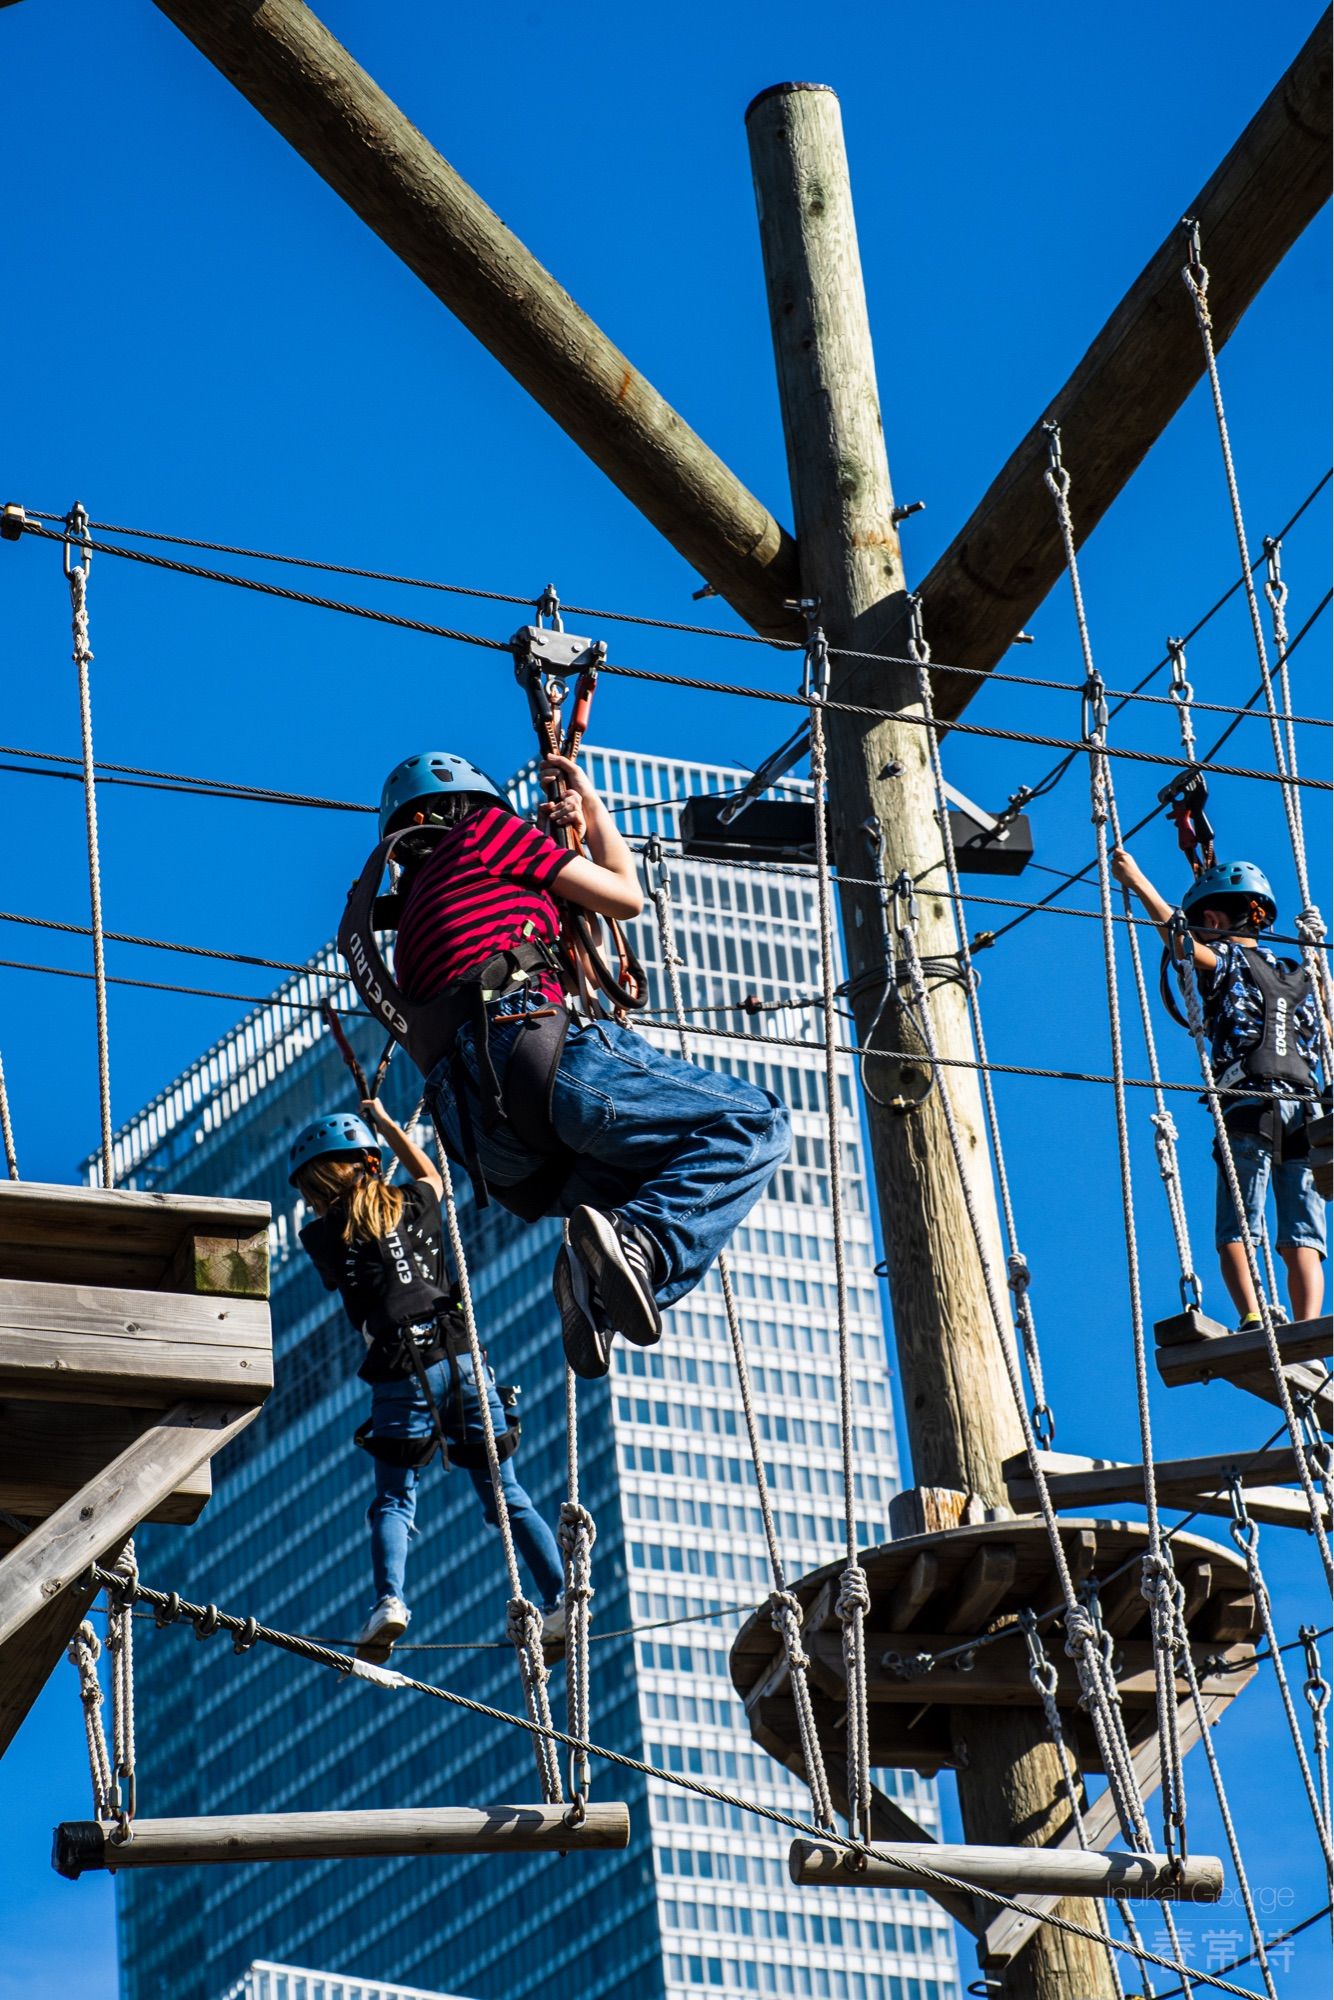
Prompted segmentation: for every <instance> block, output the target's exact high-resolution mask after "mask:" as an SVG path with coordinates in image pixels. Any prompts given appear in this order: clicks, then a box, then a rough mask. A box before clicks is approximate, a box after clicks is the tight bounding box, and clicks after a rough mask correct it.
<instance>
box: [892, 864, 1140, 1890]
mask: <svg viewBox="0 0 1334 2000" xmlns="http://www.w3.org/2000/svg"><path fill="white" fill-rule="evenodd" d="M893 899H894V906H895V918H894V923H895V929H896V932H897V935H898V942H899V948H900V951H901V954H902V957H903V960H904V965H905V968H906V971H907V975H908V982H909V987H910V990H911V992H912V995H913V999H914V1003H915V1004H916V1006H917V1008H918V1011H919V1015H920V1020H921V1026H922V1030H923V1035H924V1039H925V1042H926V1053H927V1060H928V1061H929V1063H930V1065H931V1068H932V1071H933V1073H934V1075H935V1078H936V1084H937V1088H938V1089H939V1092H940V1104H941V1111H942V1114H943V1116H944V1119H945V1130H946V1133H947V1135H948V1138H949V1142H950V1151H951V1153H952V1154H953V1156H954V1164H955V1170H956V1172H957V1173H958V1176H959V1187H960V1192H961V1194H962V1198H963V1204H964V1212H965V1214H966V1215H967V1217H968V1226H969V1231H970V1233H971V1235H972V1239H973V1245H974V1248H975V1250H976V1253H977V1259H978V1263H979V1266H980V1268H981V1271H982V1278H983V1283H984V1285H985V1288H986V1294H987V1304H988V1307H989V1309H990V1313H991V1322H992V1327H993V1329H994V1331H995V1335H996V1339H997V1342H998V1343H999V1346H1000V1350H1001V1355H1002V1358H1003V1360H1004V1363H1005V1371H1006V1374H1007V1376H1008V1378H1009V1383H1010V1393H1011V1395H1012V1396H1013V1398H1014V1406H1015V1411H1016V1414H1017V1415H1018V1418H1019V1425H1020V1430H1021V1431H1022V1434H1023V1439H1024V1452H1025V1455H1026V1457H1027V1460H1028V1470H1029V1477H1030V1478H1031V1479H1032V1481H1033V1489H1034V1495H1035V1497H1036V1499H1037V1503H1038V1509H1039V1512H1040V1513H1041V1515H1042V1518H1043V1522H1044V1524H1045V1526H1046V1530H1047V1540H1048V1543H1049V1545H1050V1549H1051V1558H1052V1563H1053V1566H1054V1568H1055V1570H1056V1575H1057V1580H1058V1581H1059V1583H1060V1587H1061V1599H1062V1602H1063V1604H1064V1606H1065V1614H1064V1615H1065V1630H1066V1651H1067V1652H1068V1653H1069V1655H1070V1657H1071V1659H1072V1660H1073V1661H1074V1663H1075V1669H1076V1672H1077V1674H1078V1676H1079V1686H1080V1695H1081V1698H1082V1700H1083V1702H1084V1705H1085V1707H1086V1709H1087V1710H1088V1714H1089V1719H1090V1721H1091V1723H1092V1725H1093V1731H1094V1735H1095V1737H1096V1739H1097V1743H1098V1752H1099V1759H1100V1761H1101V1763H1102V1767H1103V1769H1104V1771H1105V1772H1106V1773H1107V1781H1108V1784H1109V1786H1110V1788H1111V1794H1112V1798H1113V1801H1114V1803H1115V1805H1116V1809H1117V1817H1118V1819H1119V1821H1120V1823H1121V1831H1122V1834H1123V1837H1124V1838H1125V1839H1126V1841H1127V1842H1128V1843H1129V1844H1130V1845H1131V1846H1132V1847H1136V1848H1138V1849H1140V1851H1141V1852H1147V1851H1148V1850H1149V1848H1150V1845H1151V1843H1150V1840H1149V1835H1148V1827H1147V1824H1146V1823H1145V1820H1144V1813H1143V1804H1142V1801H1141V1799H1140V1795H1139V1787H1138V1784H1137V1783H1136V1780H1135V1774H1134V1767H1133V1764H1132V1763H1131V1757H1130V1747H1129V1744H1128V1743H1127V1741H1126V1735H1125V1726H1124V1722H1123V1720H1122V1717H1121V1713H1120V1705H1119V1697H1118V1694H1117V1689H1116V1681H1115V1676H1114V1675H1112V1674H1111V1671H1110V1667H1109V1665H1108V1662H1107V1660H1106V1658H1105V1657H1104V1655H1103V1653H1102V1651H1101V1649H1100V1647H1099V1644H1098V1635H1097V1632H1096V1629H1095V1626H1094V1623H1093V1620H1092V1618H1091V1617H1090V1615H1089V1611H1088V1607H1087V1606H1086V1605H1084V1604H1082V1603H1081V1602H1080V1601H1079V1597H1078V1595H1077V1593H1076V1591H1075V1585H1074V1579H1073V1577H1072V1576H1071V1574H1070V1565H1069V1562H1068V1560H1067V1558H1066V1553H1065V1544H1064V1543H1063V1542H1062V1540H1061V1532H1060V1523H1059V1521H1058V1520H1057V1516H1056V1509H1055V1506H1054V1505H1053V1503H1052V1497H1051V1492H1050V1489H1049V1488H1048V1485H1047V1476H1046V1473H1045V1472H1044V1471H1043V1467H1042V1460H1041V1458H1040V1456H1039V1452H1038V1442H1037V1438H1036V1436H1035V1434H1034V1430H1033V1422H1032V1418H1031V1417H1030V1416H1029V1413H1028V1407H1027V1401H1026V1398H1025V1395H1024V1384H1023V1378H1022V1376H1021V1374H1020V1372H1019V1357H1018V1352H1017V1349H1016V1347H1015V1344H1014V1341H1013V1340H1012V1339H1011V1337H1010V1328H1009V1326H1008V1324H1007V1322H1006V1317H1005V1312H1004V1308H1003V1307H1002V1305H1001V1296H1000V1290H999V1287H998V1285H997V1282H996V1274H995V1271H994V1270H993V1269H992V1264H991V1258H990V1256H989V1255H988V1252H987V1246H986V1241H985V1238H984V1237H983V1233H982V1227H981V1222H980V1220H979V1217H978V1213H977V1205H976V1202H975V1201H974V1198H973V1189H972V1183H971V1180H970V1178H969V1174H968V1163H967V1159H966V1156H965V1154H964V1149H963V1141H962V1138H961V1136H960V1133H959V1126H958V1120H957V1119H956V1117H955V1115H954V1105H953V1103H952V1101H951V1098H950V1094H949V1090H948V1088H947V1086H946V1083H945V1080H944V1077H943V1074H942V1071H941V1068H940V1063H939V1045H938V1043H937V1041H936V1032H935V1022H934V1018H933V1015H932V1011H931V1004H930V997H929V995H928V993H927V988H926V980H925V977H924V975H923V972H922V962H921V959H920V957H919V955H918V951H917V897H916V891H915V889H914V886H913V882H912V878H911V877H910V876H908V875H906V874H904V875H900V877H899V879H898V881H897V882H896V883H895V884H894V889H893Z"/></svg>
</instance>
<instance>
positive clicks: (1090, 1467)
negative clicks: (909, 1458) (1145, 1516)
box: [1002, 1450, 1328, 1532]
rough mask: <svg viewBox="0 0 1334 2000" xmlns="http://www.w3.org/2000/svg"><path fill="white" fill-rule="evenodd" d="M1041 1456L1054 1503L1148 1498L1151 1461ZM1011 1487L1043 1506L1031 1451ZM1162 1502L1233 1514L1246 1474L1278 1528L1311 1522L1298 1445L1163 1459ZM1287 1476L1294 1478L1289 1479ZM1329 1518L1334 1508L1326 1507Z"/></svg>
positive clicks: (1254, 1510)
mask: <svg viewBox="0 0 1334 2000" xmlns="http://www.w3.org/2000/svg"><path fill="white" fill-rule="evenodd" d="M1037 1456H1038V1463H1039V1465H1040V1466H1041V1468H1042V1472H1043V1474H1044V1476H1045V1478H1046V1482H1047V1491H1048V1493H1049V1494H1050V1495H1051V1500H1052V1505H1053V1506H1054V1507H1058V1508H1060V1507H1079V1508H1089V1507H1109V1506H1118V1505H1119V1506H1124V1505H1126V1504H1127V1503H1128V1502H1138V1503H1140V1504H1142V1503H1143V1500H1144V1467H1143V1466H1142V1465H1138V1464H1129V1465H1127V1464H1124V1463H1123V1462H1122V1461H1121V1460H1120V1459H1115V1458H1080V1457H1078V1456H1077V1455H1076V1454H1075V1453H1074V1452H1067V1451H1040V1452H1039V1453H1038V1455H1037ZM1002 1470H1003V1471H1004V1474H1005V1486H1006V1491H1007V1492H1008V1493H1009V1496H1010V1499H1011V1502H1012V1503H1013V1505H1014V1506H1015V1507H1017V1508H1020V1509H1022V1510H1023V1511H1025V1512H1028V1513H1036V1511H1037V1505H1038V1501H1037V1487H1036V1485H1035V1483H1034V1480H1033V1477H1032V1473H1031V1470H1030V1468H1029V1463H1028V1456H1027V1453H1024V1452H1020V1453H1019V1454H1018V1455H1017V1456H1016V1457H1014V1458H1009V1459H1006V1461H1005V1464H1004V1466H1003V1468H1002ZM1153 1470H1154V1484H1155V1488H1156V1491H1157V1494H1158V1501H1159V1504H1160V1505H1161V1506H1164V1507H1185V1508H1187V1509H1189V1510H1192V1511H1193V1512H1194V1513H1197V1514H1220V1515H1223V1516H1224V1517H1227V1516H1230V1515H1231V1513H1232V1484H1233V1481H1234V1480H1237V1479H1239V1480H1240V1481H1241V1484H1242V1487H1243V1489H1244V1491H1245V1494H1246V1507H1247V1511H1248V1512H1249V1513H1250V1514H1251V1516H1252V1517H1253V1519H1255V1520H1257V1521H1262V1522H1265V1523H1267V1524H1268V1525H1269V1526H1270V1527H1274V1528H1300V1529H1302V1530H1303V1532H1305V1530H1306V1529H1308V1528H1309V1527H1310V1525H1311V1514H1310V1509H1309V1508H1308V1506H1307V1503H1306V1498H1305V1495H1304V1494H1302V1493H1300V1492H1298V1491H1297V1490H1296V1488H1297V1484H1298V1481H1299V1478H1300V1475H1299V1473H1298V1470H1297V1460H1296V1458H1295V1456H1294V1455H1293V1453H1292V1452H1291V1451H1287V1450H1270V1451H1238V1452H1231V1453H1229V1452H1215V1453H1214V1454H1213V1455H1212V1456H1210V1457H1208V1458H1160V1459H1158V1460H1157V1461H1156V1462H1155V1465H1154V1469H1153ZM1281 1482H1290V1484H1291V1487H1292V1490H1291V1491H1289V1490H1288V1485H1287V1484H1283V1483H1281ZM1325 1516H1326V1520H1328V1509H1326V1510H1325Z"/></svg>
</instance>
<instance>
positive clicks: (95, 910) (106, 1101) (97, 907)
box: [56, 501, 116, 1188]
mask: <svg viewBox="0 0 1334 2000" xmlns="http://www.w3.org/2000/svg"><path fill="white" fill-rule="evenodd" d="M56 539H58V540H61V541H62V542H63V544H64V565H65V575H66V577H67V578H68V580H69V596H70V611H71V616H72V623H73V639H74V650H73V658H74V665H75V667H76V669H77V671H78V682H79V725H80V731H81V734H82V739H83V810H84V822H85V832H86V836H87V843H88V896H89V902H90V905H91V911H92V940H93V984H94V991H95V994H96V1008H97V1087H98V1100H99V1105H100V1109H101V1118H102V1186H103V1187H104V1188H112V1187H114V1186H115V1185H116V1161H115V1153H114V1149H113V1144H112V1124H111V1038H110V1028H109V1025H108V1020H107V968H106V953H105V948H104V943H103V936H102V860H101V853H100V849H99V844H98V838H97V780H96V777H95V775H94V771H93V705H92V690H91V687H90V684H89V677H88V669H89V666H90V665H91V664H92V658H93V649H92V645H91V643H90V640H89V632H88V571H89V568H90V567H91V564H92V543H91V542H90V540H89V538H88V515H87V513H86V512H85V510H84V508H83V507H82V506H81V505H80V504H79V502H78V501H76V502H75V504H74V506H73V507H72V508H71V509H70V512H69V514H68V516H67V517H66V520H65V532H64V535H63V536H60V537H57V538H56ZM76 541H77V543H78V546H79V558H80V559H79V561H78V562H75V560H74V544H75V542H76Z"/></svg>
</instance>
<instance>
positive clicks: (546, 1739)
mask: <svg viewBox="0 0 1334 2000" xmlns="http://www.w3.org/2000/svg"><path fill="white" fill-rule="evenodd" d="M436 1158H437V1160H438V1161H439V1166H440V1178H441V1180H442V1181H443V1182H444V1196H445V1219H446V1222H447V1223H448V1227H449V1243H450V1249H451V1250H452V1252H453V1256H454V1270H455V1272H456V1274H457V1277H458V1284H459V1299H460V1303H461V1305H462V1307H463V1324H464V1328H465V1330H466V1332H467V1336H468V1354H469V1357H470V1359H471V1361H472V1371H473V1384H474V1386H475V1388H476V1391H477V1403H478V1408H479V1409H480V1411H481V1417H482V1436H483V1440H484V1442H485V1445H486V1465H487V1472H488V1475H489V1477H490V1480H491V1492H492V1495H493V1497H494V1499H495V1503H496V1526H497V1527H498V1528H499V1530H500V1540H501V1544H502V1546H503V1548H504V1551H505V1570H506V1573H507V1575H508V1577H509V1586H510V1601H509V1607H508V1610H507V1613H506V1619H505V1636H506V1638H507V1639H508V1640H509V1641H510V1643H511V1644H512V1645H513V1647H514V1651H515V1654H516V1656H517V1658H518V1662H519V1678H520V1680H521V1682H522V1684H523V1698H524V1707H525V1708H526V1710H527V1712H528V1715H529V1717H530V1719H531V1720H532V1721H533V1722H534V1723H536V1724H538V1725H539V1726H540V1728H541V1729H542V1730H543V1731H545V1732H547V1733H546V1734H545V1735H537V1736H534V1738H533V1748H534V1752H535V1755H536V1758H537V1771H538V1778H539V1781H540V1783H541V1786H542V1797H543V1799H544V1800H545V1802H546V1803H547V1804H548V1805H559V1804H560V1803H561V1800H562V1791H561V1776H560V1764H559V1762H558V1760H557V1757H556V1748H555V1743H554V1741H553V1740H552V1737H551V1734H550V1731H551V1700H550V1693H549V1690H548V1686H547V1679H548V1676H547V1667H546V1661H545V1659H544V1658H543V1656H542V1614H541V1612H540V1611H539V1610H538V1608H537V1606H536V1605H535V1604H533V1603H531V1602H530V1601H529V1599H528V1598H526V1597H525V1596H524V1593H523V1584H522V1582H521V1581H520V1578H519V1559H518V1556H517V1554H516V1553H515V1548H514V1531H513V1528H512V1526H511V1524H510V1511H509V1504H508V1502H507V1501H506V1499H505V1488H504V1485H503V1483H502V1481H501V1477H500V1458H499V1455H498V1453H497V1451H496V1430H495V1425H494V1424H493V1423H492V1421H491V1398H490V1396H489V1394H488V1393H487V1390H488V1383H487V1372H486V1357H485V1355H484V1354H483V1352H482V1343H481V1340H480V1339H479V1337H478V1333H477V1315H476V1312H475V1311H474V1309H473V1298H472V1283H471V1280H470V1278H469V1276H468V1259H467V1254H466V1252H465V1251H464V1248H463V1232H462V1230H461V1229H460V1228H459V1212H458V1205H457V1203H456V1202H455V1199H454V1177H453V1174H452V1173H451V1171H450V1165H449V1155H448V1154H447V1153H446V1151H445V1149H444V1146H443V1144H442V1142H441V1140H440V1136H439V1134H438V1133H437V1134H436Z"/></svg>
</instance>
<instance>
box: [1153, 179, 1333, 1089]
mask: <svg viewBox="0 0 1334 2000" xmlns="http://www.w3.org/2000/svg"><path fill="white" fill-rule="evenodd" d="M1181 226H1182V228H1183V229H1184V230H1185V232H1186V241H1187V252H1186V263H1185V265H1184V266H1183V268H1182V272H1181V277H1182V282H1183V283H1184V284H1185V287H1186V289H1187V291H1188V292H1189V293H1190V298H1191V303H1192V305H1193V306H1194V308H1195V321H1196V324H1197V326H1198V327H1199V330H1200V342H1201V345H1202V347H1203V349H1204V359H1205V365H1206V367H1207V369H1208V371H1209V390H1210V394H1211V396H1212V398H1213V406H1214V420H1215V423H1216V426H1217V429H1218V443H1219V449H1220V451H1221V452H1222V457H1223V473H1224V477H1225V479H1226V481H1227V491H1228V501H1229V503H1230V505H1231V508H1232V525H1233V528H1234V530H1235V532H1236V537H1237V548H1238V551H1239V553H1240V555H1241V571H1242V582H1243V584H1244V585H1245V590H1246V608H1247V610H1248V611H1249V613H1250V620H1251V635H1252V637H1253V638H1254V640H1255V656H1256V660H1257V662H1258V664H1259V668H1260V682H1261V685H1262V687H1263V689H1264V698H1265V709H1266V711H1267V713H1268V716H1269V731H1270V737H1271V740H1272V742H1273V746H1274V764H1275V768H1276V770H1277V772H1278V775H1279V777H1280V779H1281V780H1282V798H1283V811H1284V816H1285V817H1286V819H1287V823H1288V837H1289V839H1290V841H1291V844H1292V859H1293V866H1294V868H1295V869H1296V873H1297V887H1298V890H1299V892H1300V894H1301V899H1302V912H1301V916H1300V917H1299V918H1298V923H1297V928H1298V933H1299V934H1302V933H1303V932H1304V931H1309V932H1310V938H1309V941H1304V942H1303V947H1302V957H1303V959H1304V960H1305V962H1306V968H1307V971H1308V973H1309V974H1310V977H1311V981H1312V984H1313V985H1314V986H1315V989H1316V991H1317V993H1319V994H1321V995H1322V997H1323V1001H1324V1005H1323V1007H1322V1008H1320V1009H1319V1010H1318V1011H1319V1012H1320V1013H1321V1015H1322V1031H1321V1048H1322V1052H1323V1055H1324V1061H1325V1065H1326V1068H1327V1069H1328V1067H1329V1062H1330V1029H1329V1021H1328V1018H1327V1017H1328V1013H1329V1004H1330V995H1329V988H1328V987H1327V986H1326V985H1323V984H1322V974H1323V967H1322V965H1321V962H1320V956H1319V953H1318V951H1317V950H1316V949H1315V947H1316V946H1317V945H1318V944H1319V943H1320V941H1321V939H1323V937H1324V935H1325V926H1324V922H1323V920H1322V918H1321V916H1320V912H1319V911H1318V910H1317V909H1316V907H1315V905H1314V902H1313V901H1312V897H1311V881H1310V875H1309V872H1308V869H1307V865H1306V835H1305V831H1304V829H1303V826H1302V805H1301V792H1300V789H1299V788H1300V783H1301V780H1300V777H1299V775H1298V772H1297V768H1296V763H1295V761H1291V762H1290V761H1289V757H1288V750H1290V751H1291V754H1292V758H1293V760H1295V756H1296V745H1295V743H1294V742H1292V741H1291V727H1290V725H1289V745H1288V746H1287V748H1286V749H1285V745H1284V741H1283V725H1282V723H1281V722H1280V720H1279V705H1278V702H1277V700H1276V698H1275V694H1274V677H1273V674H1272V672H1271V670H1270V665H1269V649H1268V647H1267V645H1266V644H1265V632H1264V620H1263V618H1262V617H1261V615H1260V603H1259V599H1258V597H1257V595H1256V589H1255V573H1254V570H1253V569H1252V567H1251V559H1250V556H1249V554H1248V552H1247V544H1246V523H1245V521H1244V520H1243V518H1242V511H1241V491H1240V488H1239V486H1238V484H1237V469H1236V465H1235V463H1234V460H1233V456H1232V438H1231V434H1230V432H1229V430H1228V421H1227V411H1226V409H1225V408H1224V404H1223V384H1222V381H1221V379H1220V377H1219V373H1218V356H1217V353H1216V352H1215V349H1214V335H1213V320H1212V318H1211V315H1210V312H1209V273H1208V270H1207V269H1206V268H1205V264H1204V261H1203V255H1202V252H1201V246H1200V229H1199V224H1198V222H1196V221H1195V219H1194V217H1193V216H1186V217H1185V218H1184V220H1183V222H1182V225H1181ZM1272 575H1273V576H1274V577H1277V578H1278V582H1277V583H1276V584H1275V589H1274V596H1273V598H1272V599H1271V603H1272V605H1273V609H1274V614H1275V618H1276V622H1277V625H1278V629H1279V631H1280V633H1281V634H1282V639H1283V640H1284V641H1286V637H1287V632H1286V623H1285V619H1284V600H1285V598H1286V595H1287V593H1286V589H1285V588H1282V589H1281V575H1280V574H1279V572H1278V568H1277V565H1276V564H1274V565H1272ZM1280 589H1281V594H1280ZM1280 659H1281V661H1282V662H1283V663H1284V664H1283V669H1282V670H1283V673H1284V686H1285V689H1286V660H1287V648H1286V645H1284V644H1281V647H1280ZM1286 707H1287V702H1286V699H1285V701H1284V708H1285V709H1286Z"/></svg>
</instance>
